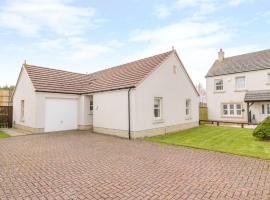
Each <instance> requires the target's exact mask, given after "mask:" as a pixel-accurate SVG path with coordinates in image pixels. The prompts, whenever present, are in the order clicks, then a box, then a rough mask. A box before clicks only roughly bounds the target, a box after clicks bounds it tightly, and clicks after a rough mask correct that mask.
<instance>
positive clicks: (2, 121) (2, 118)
mask: <svg viewBox="0 0 270 200" xmlns="http://www.w3.org/2000/svg"><path fill="white" fill-rule="evenodd" d="M12 109H13V108H12V106H0V128H12Z"/></svg>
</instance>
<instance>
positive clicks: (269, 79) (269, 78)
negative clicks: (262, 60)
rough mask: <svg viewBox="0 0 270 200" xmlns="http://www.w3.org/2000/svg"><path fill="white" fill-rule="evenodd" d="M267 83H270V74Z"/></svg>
mask: <svg viewBox="0 0 270 200" xmlns="http://www.w3.org/2000/svg"><path fill="white" fill-rule="evenodd" d="M267 83H270V73H268V74H267Z"/></svg>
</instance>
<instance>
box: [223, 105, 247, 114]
mask: <svg viewBox="0 0 270 200" xmlns="http://www.w3.org/2000/svg"><path fill="white" fill-rule="evenodd" d="M239 105H240V108H238V106H239ZM225 107H226V108H225ZM221 109H222V110H221V113H222V117H243V105H242V104H241V103H222V106H221ZM239 111H240V114H238V113H239ZM225 113H226V114H225Z"/></svg>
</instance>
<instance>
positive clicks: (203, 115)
mask: <svg viewBox="0 0 270 200" xmlns="http://www.w3.org/2000/svg"><path fill="white" fill-rule="evenodd" d="M199 112H200V117H199V119H200V120H208V108H207V105H206V104H205V103H200V111H199Z"/></svg>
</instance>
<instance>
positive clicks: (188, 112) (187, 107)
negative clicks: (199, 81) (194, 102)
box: [186, 99, 191, 116]
mask: <svg viewBox="0 0 270 200" xmlns="http://www.w3.org/2000/svg"><path fill="white" fill-rule="evenodd" d="M186 115H187V116H190V115H191V100H190V99H187V100H186Z"/></svg>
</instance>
